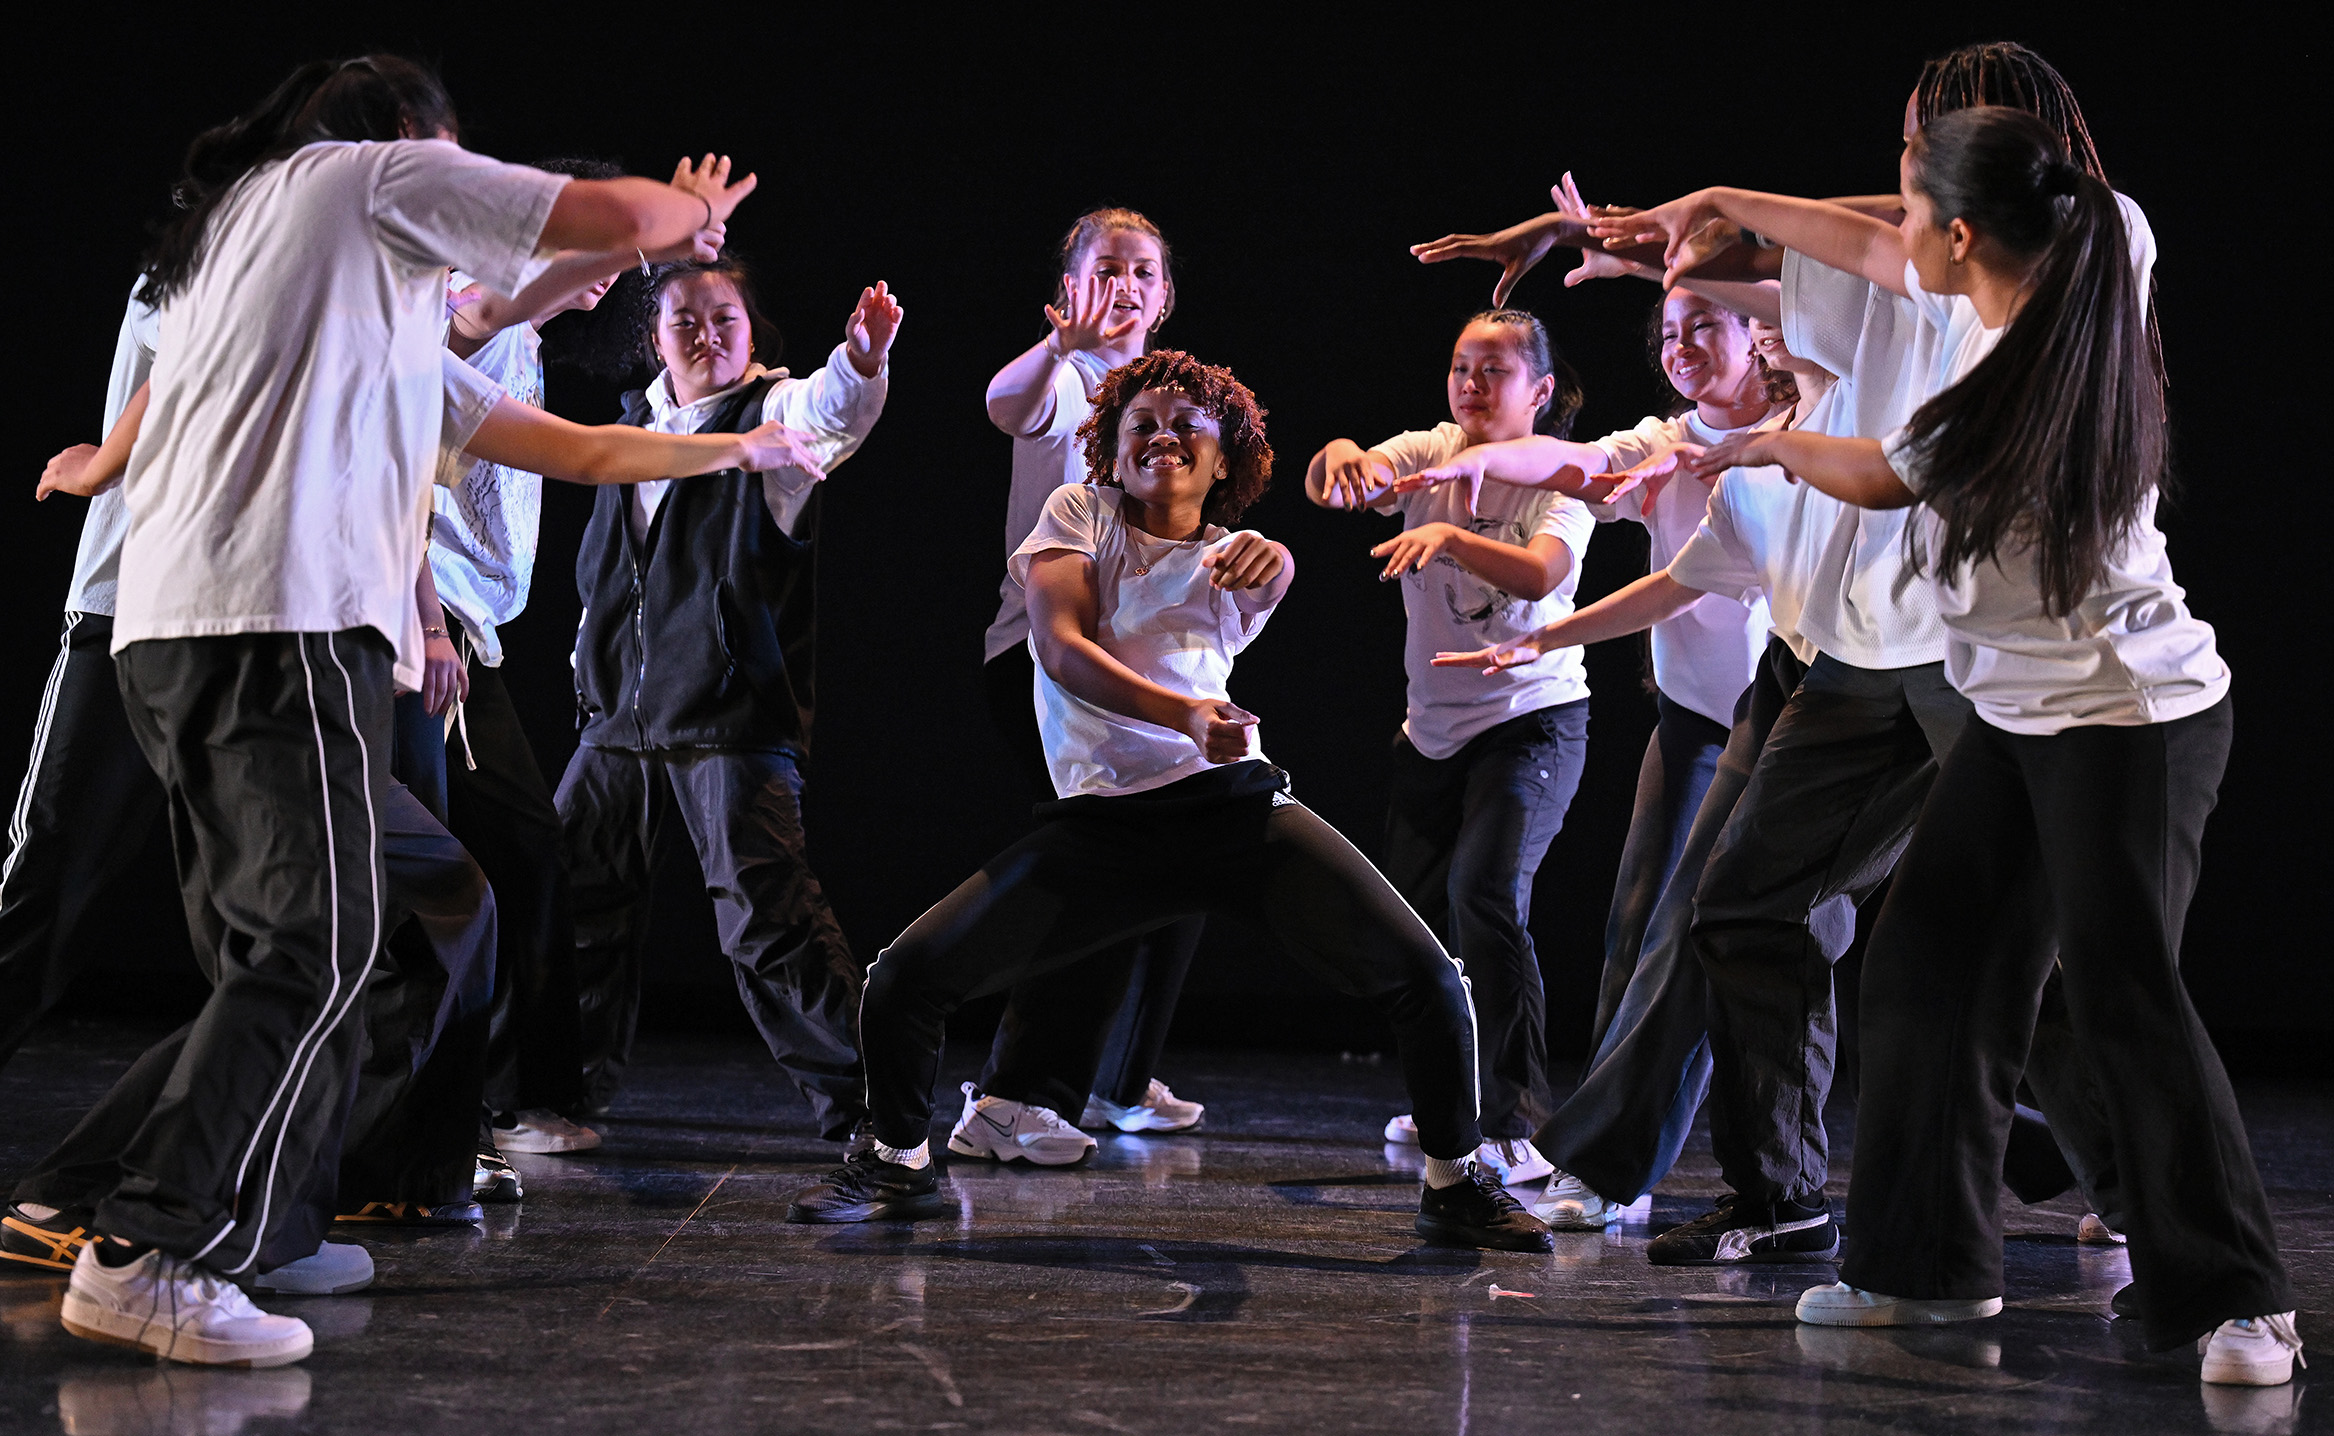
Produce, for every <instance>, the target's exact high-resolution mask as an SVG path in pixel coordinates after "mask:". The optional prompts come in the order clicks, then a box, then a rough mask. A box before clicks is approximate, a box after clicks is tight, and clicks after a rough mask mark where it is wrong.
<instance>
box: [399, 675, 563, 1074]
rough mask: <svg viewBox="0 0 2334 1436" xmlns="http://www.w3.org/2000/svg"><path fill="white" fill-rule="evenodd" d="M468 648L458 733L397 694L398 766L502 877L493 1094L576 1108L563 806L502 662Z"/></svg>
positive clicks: (489, 1065) (497, 894)
mask: <svg viewBox="0 0 2334 1436" xmlns="http://www.w3.org/2000/svg"><path fill="white" fill-rule="evenodd" d="M463 648H464V652H465V653H466V654H468V656H469V662H470V696H469V698H467V699H466V700H464V702H463V704H462V710H461V712H462V716H461V721H460V723H459V724H457V725H456V727H455V729H454V732H453V735H452V737H451V739H450V740H449V739H448V736H447V733H446V728H445V723H444V720H442V719H439V718H433V717H431V716H429V715H428V714H427V713H426V712H423V711H422V710H421V705H420V703H419V701H418V699H416V700H411V701H409V700H407V699H403V698H401V699H400V700H399V702H398V724H397V764H398V775H399V776H400V777H401V778H404V779H405V783H406V786H407V787H409V788H412V789H413V790H414V794H415V796H417V797H419V798H421V799H422V800H423V802H424V803H425V804H428V805H429V806H430V808H431V811H432V812H434V813H436V814H438V816H439V817H440V818H441V819H442V820H443V821H444V823H445V824H446V827H447V829H448V830H449V831H451V832H452V833H453V834H454V836H455V837H457V838H459V839H460V840H461V842H462V846H463V847H465V848H467V849H468V850H469V852H470V855H471V856H472V857H473V858H476V859H477V860H478V866H479V867H481V868H483V869H485V870H486V876H487V880H488V881H489V882H491V883H493V884H494V899H495V913H496V919H497V924H498V925H497V929H496V930H497V932H498V934H499V936H498V938H497V947H496V954H495V968H494V970H495V982H494V989H495V990H494V1012H493V1016H492V1018H491V1026H490V1032H489V1036H488V1039H487V1054H486V1102H487V1106H488V1107H489V1108H490V1109H492V1110H493V1111H497V1112H515V1111H518V1110H521V1109H523V1108H537V1107H547V1108H550V1109H552V1110H554V1111H561V1112H565V1111H571V1110H573V1109H574V1108H576V1107H578V1106H579V1105H580V1104H581V1103H582V1101H583V1050H582V1030H581V1027H580V1025H579V1023H578V1019H577V1016H576V989H575V916H574V911H573V908H572V905H571V903H570V901H569V897H568V886H567V868H566V865H565V863H564V862H562V860H561V855H560V842H561V837H560V825H559V810H558V809H557V808H556V807H554V806H553V804H552V801H551V789H550V788H549V786H548V785H546V784H545V783H544V781H543V770H542V769H541V768H540V767H539V766H537V764H536V762H535V750H534V747H533V745H531V744H530V743H528V741H527V735H526V731H525V730H524V729H523V728H522V727H520V725H519V714H518V709H517V708H516V707H515V706H514V705H513V704H512V702H511V695H510V689H509V687H508V686H507V685H506V684H505V683H504V682H503V676H502V671H501V670H500V669H497V668H489V667H487V666H486V665H485V664H484V663H481V662H479V661H478V657H477V654H476V652H475V651H474V650H472V649H470V647H469V645H468V643H467V642H465V643H464V645H463ZM409 710H410V711H409ZM433 794H436V795H440V796H437V797H435V798H434V799H433Z"/></svg>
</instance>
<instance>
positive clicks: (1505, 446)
mask: <svg viewBox="0 0 2334 1436" xmlns="http://www.w3.org/2000/svg"><path fill="white" fill-rule="evenodd" d="M1467 452H1468V453H1470V454H1475V455H1479V456H1481V458H1482V460H1483V477H1485V478H1487V479H1497V480H1499V482H1501V483H1503V484H1515V485H1517V486H1519V487H1521V488H1527V489H1555V490H1556V491H1558V492H1559V493H1572V492H1573V487H1574V486H1577V485H1579V484H1581V483H1582V482H1584V481H1585V480H1587V479H1589V478H1592V477H1593V476H1595V475H1598V474H1601V473H1603V472H1604V471H1605V469H1606V467H1607V466H1608V464H1609V461H1608V460H1607V459H1606V457H1605V451H1604V450H1602V449H1600V448H1598V447H1597V446H1596V445H1594V444H1576V443H1574V442H1573V441H1572V440H1570V439H1554V438H1550V437H1549V436H1547V435H1546V434H1533V435H1531V436H1530V437H1528V438H1522V439H1502V440H1500V441H1498V442H1497V443H1491V444H1478V445H1476V446H1475V447H1474V448H1472V449H1470V450H1468V451H1467Z"/></svg>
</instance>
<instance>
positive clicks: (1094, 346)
mask: <svg viewBox="0 0 2334 1436" xmlns="http://www.w3.org/2000/svg"><path fill="white" fill-rule="evenodd" d="M1125 287H1126V281H1124V280H1122V279H1114V278H1108V277H1105V276H1103V275H1099V274H1090V275H1088V276H1086V280H1085V282H1084V283H1083V284H1081V285H1079V286H1078V287H1077V288H1076V289H1074V290H1072V291H1071V293H1070V296H1069V302H1068V303H1067V304H1066V305H1065V306H1064V307H1063V308H1062V309H1056V308H1054V307H1053V306H1052V305H1050V304H1048V305H1047V306H1045V322H1046V323H1047V325H1049V326H1050V327H1049V328H1048V330H1047V331H1046V336H1045V338H1043V339H1040V340H1039V341H1038V342H1037V343H1035V344H1032V345H1030V346H1029V347H1028V348H1027V349H1024V350H1022V351H1021V353H1020V354H1019V355H1018V356H1016V357H1015V358H1014V360H1013V362H1011V363H1010V364H1007V365H1006V366H1005V367H1004V368H1002V369H999V370H998V371H997V377H995V378H994V379H991V380H990V381H989V396H988V403H989V422H990V423H992V424H995V425H996V426H997V427H998V428H1000V429H1003V430H1004V431H1005V432H1006V433H1008V434H1011V435H1012V436H1013V437H1014V438H1016V439H1025V438H1030V437H1033V436H1035V435H1037V434H1041V433H1044V432H1045V430H1046V428H1047V426H1049V425H1050V424H1052V423H1053V421H1054V382H1055V380H1056V378H1057V377H1058V376H1059V375H1060V374H1061V372H1062V366H1063V365H1064V364H1067V363H1069V362H1070V355H1071V354H1073V353H1075V352H1077V351H1078V350H1081V349H1084V350H1087V351H1088V352H1090V353H1096V354H1107V353H1115V352H1116V351H1117V349H1118V347H1119V346H1120V345H1123V344H1125V343H1127V342H1128V341H1130V340H1133V339H1134V338H1135V326H1136V325H1138V324H1140V323H1142V322H1143V321H1142V314H1141V313H1140V311H1137V312H1136V313H1133V314H1130V315H1128V316H1127V317H1125V318H1124V319H1121V318H1119V317H1118V310H1117V307H1116V306H1117V303H1118V298H1119V295H1120V293H1121V292H1122V291H1123V290H1124V288H1125Z"/></svg>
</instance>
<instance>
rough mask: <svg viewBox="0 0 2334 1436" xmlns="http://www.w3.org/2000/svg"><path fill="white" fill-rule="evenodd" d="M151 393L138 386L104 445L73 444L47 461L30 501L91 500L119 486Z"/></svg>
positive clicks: (148, 387)
mask: <svg viewBox="0 0 2334 1436" xmlns="http://www.w3.org/2000/svg"><path fill="white" fill-rule="evenodd" d="M153 389H154V386H153V385H152V384H151V383H145V384H140V385H139V386H138V392H137V393H135V394H132V395H131V396H130V402H129V403H127V404H125V405H123V406H122V416H121V417H120V418H118V419H116V420H114V421H113V430H112V432H110V433H108V434H107V435H106V436H105V442H104V443H102V444H75V445H74V446H73V447H72V448H70V449H67V450H65V451H64V452H63V453H60V454H58V455H57V456H56V457H55V458H53V459H51V460H49V463H48V467H47V468H45V469H43V470H41V482H40V487H39V488H37V489H35V490H34V491H33V498H34V499H36V500H38V499H45V498H47V497H48V496H49V495H51V494H73V495H76V496H78V497H80V498H85V499H93V498H95V497H97V496H98V495H99V494H102V493H104V492H105V491H106V490H107V489H110V488H112V487H113V486H114V485H115V484H118V483H120V482H121V480H122V474H123V472H124V471H125V470H127V469H128V468H129V466H130V447H131V445H133V444H135V443H137V442H138V426H139V425H141V424H143V423H144V422H145V419H146V401H147V399H148V398H150V397H151V396H152V394H153Z"/></svg>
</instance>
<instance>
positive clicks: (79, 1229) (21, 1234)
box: [0, 1207, 92, 1271]
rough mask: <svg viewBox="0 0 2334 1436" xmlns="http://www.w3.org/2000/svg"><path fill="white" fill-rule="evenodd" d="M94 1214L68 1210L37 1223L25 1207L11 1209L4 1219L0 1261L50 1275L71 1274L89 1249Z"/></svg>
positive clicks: (0, 1222) (0, 1232) (1, 1220)
mask: <svg viewBox="0 0 2334 1436" xmlns="http://www.w3.org/2000/svg"><path fill="white" fill-rule="evenodd" d="M90 1215H91V1214H90V1213H89V1212H86V1211H81V1210H66V1211H61V1212H59V1213H57V1214H56V1215H55V1216H53V1217H50V1218H48V1219H46V1220H42V1221H36V1220H35V1219H33V1218H31V1217H28V1216H26V1215H25V1214H24V1208H22V1207H10V1208H9V1209H8V1215H7V1216H5V1217H0V1259H5V1260H7V1261H19V1262H23V1263H24V1264H25V1265H26V1266H37V1267H46V1268H47V1269H48V1270H50V1271H71V1270H72V1269H73V1259H74V1258H75V1257H77V1256H79V1255H81V1249H82V1248H83V1247H85V1246H87V1245H89V1239H90V1237H91V1235H92V1233H91V1232H90V1230H89V1219H90Z"/></svg>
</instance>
